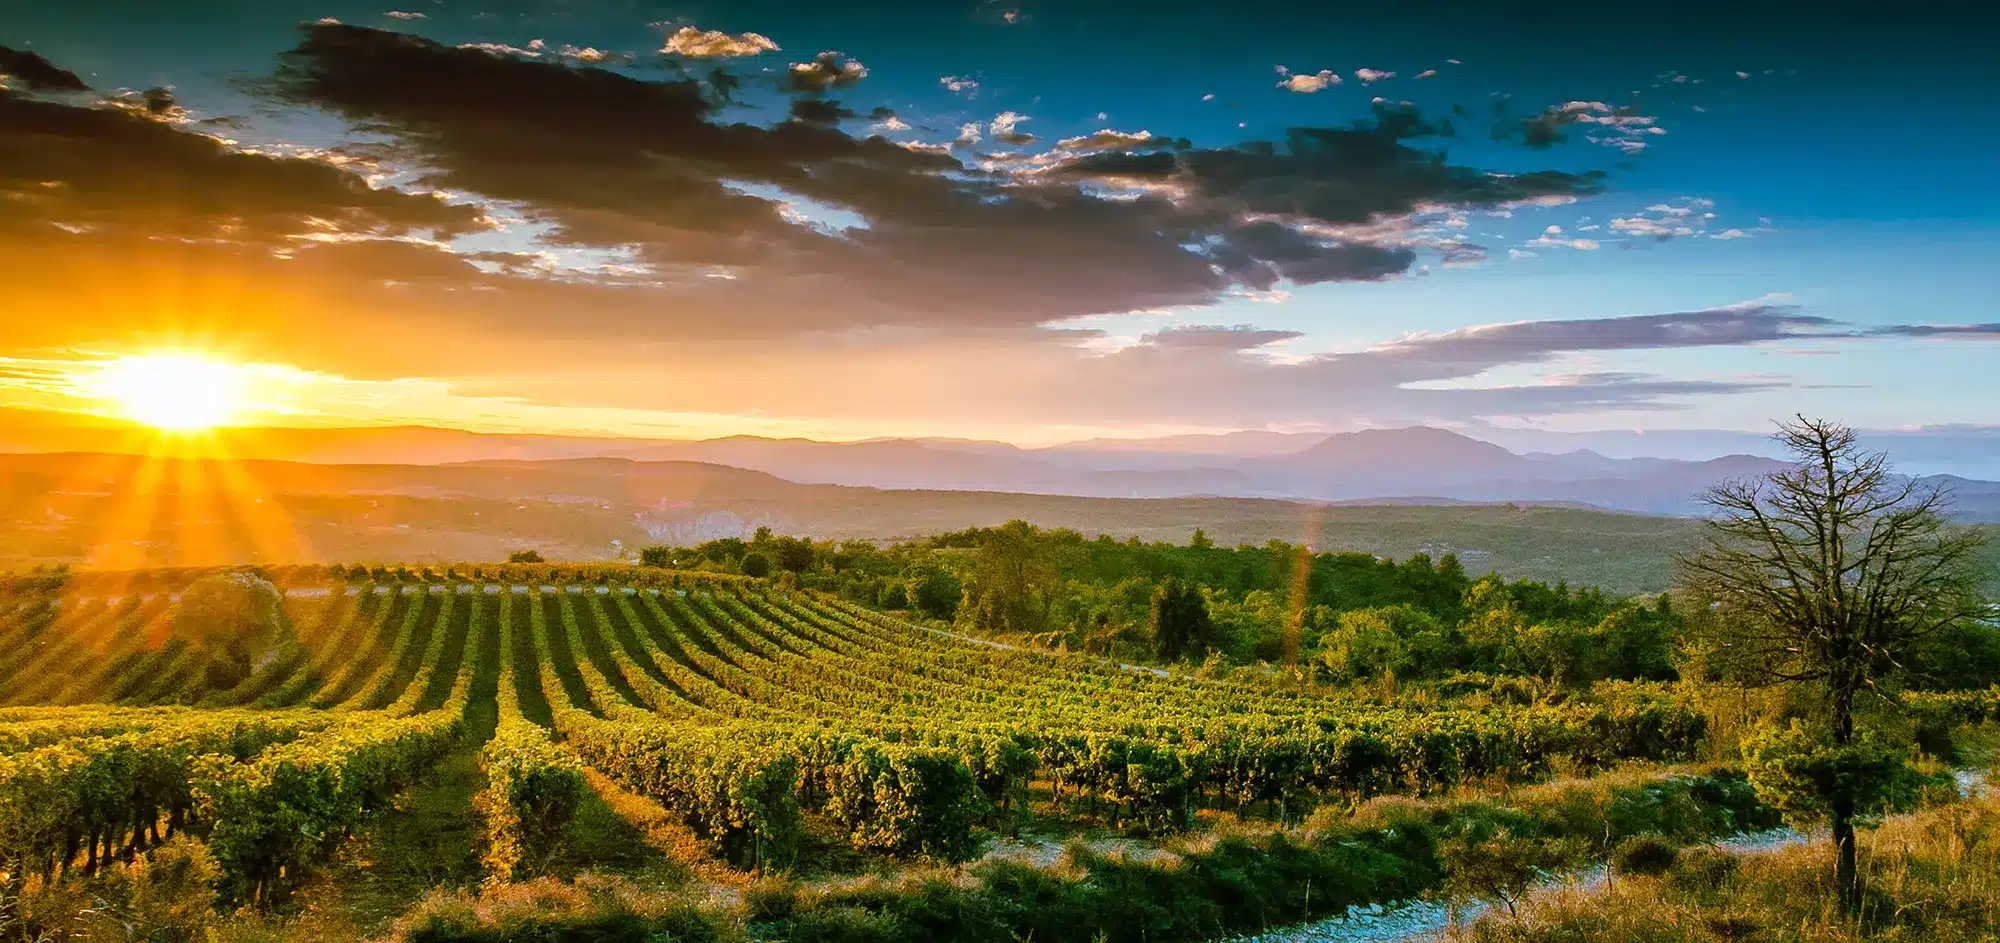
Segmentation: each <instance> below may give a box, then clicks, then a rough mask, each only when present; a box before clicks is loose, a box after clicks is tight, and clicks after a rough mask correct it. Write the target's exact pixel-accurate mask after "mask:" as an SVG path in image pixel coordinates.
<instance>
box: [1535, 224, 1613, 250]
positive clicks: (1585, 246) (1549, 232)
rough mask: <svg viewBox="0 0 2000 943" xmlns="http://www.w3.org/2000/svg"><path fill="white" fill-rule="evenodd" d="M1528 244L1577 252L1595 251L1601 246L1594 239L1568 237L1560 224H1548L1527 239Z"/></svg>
mask: <svg viewBox="0 0 2000 943" xmlns="http://www.w3.org/2000/svg"><path fill="white" fill-rule="evenodd" d="M1528 245H1531V246H1537V247H1540V248H1544V249H1575V250H1577V251H1579V252H1595V251H1597V250H1598V249H1599V248H1601V246H1600V245H1599V244H1598V242H1597V240H1595V239H1583V238H1574V239H1573V238H1568V237H1565V236H1564V235H1563V229H1562V227H1561V226H1553V225H1552V226H1550V227H1549V228H1548V229H1545V230H1543V231H1542V234H1541V235H1539V236H1536V237H1535V238H1533V239H1530V240H1528Z"/></svg>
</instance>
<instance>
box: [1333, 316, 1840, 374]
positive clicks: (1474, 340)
mask: <svg viewBox="0 0 2000 943" xmlns="http://www.w3.org/2000/svg"><path fill="white" fill-rule="evenodd" d="M1837 327H1838V324H1837V322H1835V321H1833V320H1831V319H1828V318H1823V317H1817V316H1813V315H1806V314H1801V313H1799V311H1798V309H1797V308H1796V307H1795V306H1792V305H1789V304H1785V303H1783V302H1779V301H1775V300H1769V299H1760V300H1757V301H1748V302H1742V303H1739V304H1733V305H1725V306H1722V307H1718V308H1705V309H1702V310H1698V311H1681V312H1674V313H1670V314H1643V315H1627V316H1623V317H1611V318H1586V319H1578V320H1570V321H1519V322H1513V323H1508V324H1488V325H1482V326H1479V327H1471V328H1465V329H1462V330H1457V331H1448V332H1443V333H1438V334H1412V335H1409V336H1406V337H1404V338H1402V339H1400V340H1397V341H1395V342H1392V343H1389V344H1384V345H1381V346H1379V347H1376V348H1374V349H1373V351H1371V353H1373V354H1374V355H1376V356H1380V357H1383V358H1388V359H1394V360H1407V361H1415V362H1421V363H1428V364H1435V365H1441V366H1443V365H1448V366H1449V367H1450V368H1451V369H1453V370H1467V369H1477V370H1483V369H1486V368H1489V367H1494V366H1500V365H1502V364H1509V363H1536V362H1541V361H1546V360H1548V359H1550V358H1551V357H1553V356H1555V355H1557V354H1565V353H1580V352H1597V351H1613V350H1652V349H1663V348H1686V347H1721V346H1740V345H1744V344H1756V343H1763V342H1766V341H1782V340H1798V339H1801V338H1818V337H1838V336H1841V332H1839V331H1838V330H1837Z"/></svg>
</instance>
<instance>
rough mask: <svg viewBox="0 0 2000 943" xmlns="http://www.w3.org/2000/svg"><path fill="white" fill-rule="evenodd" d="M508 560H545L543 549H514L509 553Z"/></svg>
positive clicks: (516, 561) (525, 561)
mask: <svg viewBox="0 0 2000 943" xmlns="http://www.w3.org/2000/svg"><path fill="white" fill-rule="evenodd" d="M507 562H508V563H542V562H544V561H543V560H542V554H541V551H538V550H516V551H513V552H511V553H509V554H507Z"/></svg>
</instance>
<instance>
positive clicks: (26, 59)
mask: <svg viewBox="0 0 2000 943" xmlns="http://www.w3.org/2000/svg"><path fill="white" fill-rule="evenodd" d="M0 75H8V76H13V77H14V78H16V79H18V80H20V82H21V84H23V85H25V86H27V87H28V90H29V91H31V92H87V91H90V86H88V85H85V84H84V83H83V79H80V78H78V77H77V74H76V73H74V72H71V71H69V70H68V69H61V68H57V67H56V65H55V64H54V63H52V62H50V61H49V60H47V59H44V58H42V57H41V54H40V53H37V52H35V51H34V50H32V49H11V48H9V47H6V46H0ZM5 87H6V86H5V85H0V88H5Z"/></svg>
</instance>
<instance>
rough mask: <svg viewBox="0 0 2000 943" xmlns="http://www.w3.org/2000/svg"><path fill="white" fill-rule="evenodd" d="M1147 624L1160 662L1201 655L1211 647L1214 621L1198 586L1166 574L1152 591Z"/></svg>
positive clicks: (1213, 639) (1213, 636)
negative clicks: (1166, 576)
mask: <svg viewBox="0 0 2000 943" xmlns="http://www.w3.org/2000/svg"><path fill="white" fill-rule="evenodd" d="M1147 622H1148V625H1149V627H1150V628H1151V629H1152V630H1153V641H1154V645H1155V648H1156V651H1157V653H1158V655H1159V658H1160V660H1161V661H1179V660H1181V659H1182V658H1186V657H1196V658H1198V657H1201V656H1202V655H1205V654H1207V653H1208V651H1209V650H1210V649H1211V648H1213V647H1214V643H1215V623H1214V621H1213V620H1211V619H1209V617H1208V600H1207V599H1206V598H1204V597H1203V596H1202V594H1201V589H1200V587H1197V586H1195V585H1193V584H1191V583H1186V582H1183V581H1182V580H1180V579H1179V578H1177V577H1171V576H1170V577H1168V578H1166V579H1165V580H1162V581H1161V582H1160V586H1159V588H1158V589H1155V590H1154V591H1153V602H1152V609H1151V611H1150V613H1149V616H1148V620H1147Z"/></svg>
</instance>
